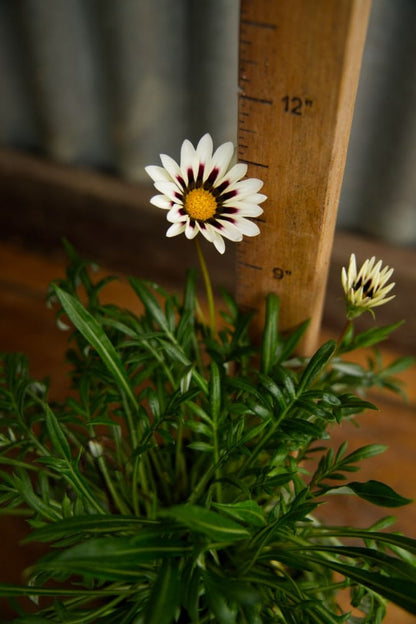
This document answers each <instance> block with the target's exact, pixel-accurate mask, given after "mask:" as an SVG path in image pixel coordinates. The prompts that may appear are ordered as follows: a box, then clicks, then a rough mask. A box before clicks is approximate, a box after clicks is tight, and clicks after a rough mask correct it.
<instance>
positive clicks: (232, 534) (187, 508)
mask: <svg viewBox="0 0 416 624" xmlns="http://www.w3.org/2000/svg"><path fill="white" fill-rule="evenodd" d="M160 515H161V516H162V517H167V518H174V519H175V520H177V522H180V523H182V524H184V525H185V526H186V527H188V529H189V530H190V531H196V532H197V533H203V534H204V535H206V536H207V537H208V538H210V539H213V540H216V541H220V542H235V541H238V540H241V539H245V538H247V537H249V535H250V534H249V532H248V531H247V529H245V528H244V527H242V526H241V524H237V522H234V520H230V518H225V517H224V516H222V515H221V514H219V513H217V512H215V511H212V510H210V509H206V508H205V507H198V506H197V505H190V504H186V505H176V506H174V507H170V508H169V509H167V510H165V511H163V512H161V513H160Z"/></svg>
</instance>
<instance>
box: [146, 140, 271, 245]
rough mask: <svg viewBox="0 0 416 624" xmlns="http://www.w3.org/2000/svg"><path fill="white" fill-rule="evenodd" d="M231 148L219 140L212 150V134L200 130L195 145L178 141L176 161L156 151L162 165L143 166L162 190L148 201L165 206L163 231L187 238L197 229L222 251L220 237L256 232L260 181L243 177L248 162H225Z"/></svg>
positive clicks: (193, 235) (230, 153) (251, 234)
mask: <svg viewBox="0 0 416 624" xmlns="http://www.w3.org/2000/svg"><path fill="white" fill-rule="evenodd" d="M233 154H234V146H233V144H232V143H231V142H228V143H223V145H220V147H218V149H216V150H215V152H213V143H212V138H211V136H210V135H209V134H205V135H204V136H203V137H202V138H201V139H200V141H199V143H198V145H197V146H196V148H195V147H194V146H193V145H192V143H191V142H190V141H188V140H187V139H186V140H185V141H184V142H183V144H182V148H181V160H180V165H178V164H177V162H176V161H175V160H173V158H171V157H170V156H167V155H166V154H161V155H160V160H161V161H162V165H163V167H158V166H154V165H151V166H149V167H146V172H147V173H148V175H149V176H150V177H151V178H152V180H153V182H154V186H155V188H156V189H157V190H158V191H159V193H161V194H160V195H155V196H154V197H152V199H151V200H150V201H151V203H152V204H153V205H154V206H157V207H158V208H163V209H164V210H167V211H168V213H167V220H168V221H169V222H170V223H172V225H171V226H170V227H169V228H168V230H167V232H166V236H169V237H170V236H177V235H178V234H182V233H183V232H184V233H185V236H186V237H187V238H190V239H191V238H194V237H195V236H196V235H197V234H198V233H199V232H201V234H202V235H203V236H204V237H205V238H206V239H207V240H208V241H209V242H211V243H213V244H214V245H215V247H216V249H217V250H218V251H219V252H220V253H224V251H225V243H224V240H223V238H228V239H229V240H232V241H241V240H242V238H243V235H245V236H256V235H257V234H259V232H260V230H259V228H258V226H257V225H256V224H255V223H253V221H250V217H258V216H259V215H261V214H262V213H263V209H262V208H260V206H259V204H261V202H263V201H264V200H265V199H266V195H262V194H261V193H259V192H258V191H259V190H260V189H261V187H262V186H263V182H262V181H261V180H258V179H256V178H247V179H245V180H243V179H242V178H244V176H245V175H246V173H247V165H245V164H243V163H238V164H236V165H234V166H231V167H230V162H231V159H232V157H233Z"/></svg>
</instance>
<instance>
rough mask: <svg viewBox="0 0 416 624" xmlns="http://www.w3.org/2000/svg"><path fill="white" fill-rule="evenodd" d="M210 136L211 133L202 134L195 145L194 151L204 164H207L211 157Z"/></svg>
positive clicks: (211, 145)
mask: <svg viewBox="0 0 416 624" xmlns="http://www.w3.org/2000/svg"><path fill="white" fill-rule="evenodd" d="M212 150H213V144H212V138H211V135H210V134H208V132H207V133H206V134H204V136H203V137H202V138H201V139H200V140H199V143H198V145H197V146H196V153H197V154H198V160H199V161H200V162H202V163H204V164H209V163H210V161H211V158H212Z"/></svg>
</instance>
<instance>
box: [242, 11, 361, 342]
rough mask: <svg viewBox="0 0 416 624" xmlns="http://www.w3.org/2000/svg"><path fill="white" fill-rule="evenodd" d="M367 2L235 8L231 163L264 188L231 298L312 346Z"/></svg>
mask: <svg viewBox="0 0 416 624" xmlns="http://www.w3.org/2000/svg"><path fill="white" fill-rule="evenodd" d="M369 9H370V0H337V1H336V2H334V0H291V2H290V3H288V2H270V0H256V1H255V2H254V1H252V0H243V1H242V4H241V26H240V97H239V139H238V143H239V153H238V156H239V160H240V161H243V162H247V163H248V164H249V175H250V176H253V177H260V178H261V179H263V180H264V183H265V184H264V192H265V193H266V195H268V198H269V199H268V200H267V202H266V203H265V204H264V210H265V212H264V218H263V217H262V219H261V221H262V223H260V226H261V230H262V233H261V236H259V237H256V238H254V239H249V240H246V242H245V243H244V244H242V245H240V246H239V250H238V259H237V271H238V273H237V296H238V299H239V301H240V302H241V304H243V305H245V306H247V307H250V308H255V309H261V308H262V306H263V301H264V296H265V295H266V294H267V293H268V292H276V293H277V294H278V295H279V296H280V299H281V303H282V313H281V319H280V326H281V328H282V329H287V330H289V329H292V328H293V327H296V326H297V325H299V324H300V323H302V322H303V321H305V320H306V319H308V318H310V319H311V322H310V326H309V330H308V333H307V336H306V338H305V341H304V343H303V347H302V350H303V352H305V353H307V354H308V353H310V352H311V351H312V350H313V349H314V347H315V346H316V341H317V338H318V334H319V327H320V322H321V316H322V307H323V300H324V293H325V286H326V281H327V273H328V266H329V259H330V254H331V247H332V240H333V233H334V228H335V221H336V213H337V206H338V200H339V194H340V189H341V182H342V175H343V170H344V165H345V159H346V151H347V144H348V139H349V132H350V126H351V121H352V114H353V107H354V101H355V95H356V90H357V84H358V77H359V71H360V65H361V57H362V50H363V46H364V41H365V34H366V27H367V21H368V14H369Z"/></svg>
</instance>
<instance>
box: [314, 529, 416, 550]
mask: <svg viewBox="0 0 416 624" xmlns="http://www.w3.org/2000/svg"><path fill="white" fill-rule="evenodd" d="M314 533H316V534H318V535H319V536H323V537H326V536H330V537H348V538H350V537H352V538H359V539H362V540H364V541H366V540H372V541H374V542H377V543H380V544H387V545H389V546H390V545H391V546H396V547H398V548H401V549H403V550H406V551H408V552H410V553H413V554H415V555H416V539H413V538H411V537H406V536H404V535H397V534H395V533H384V532H382V531H373V530H372V529H354V528H352V527H347V526H340V527H325V526H322V527H319V528H315V529H314Z"/></svg>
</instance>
